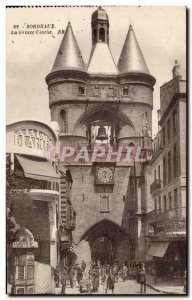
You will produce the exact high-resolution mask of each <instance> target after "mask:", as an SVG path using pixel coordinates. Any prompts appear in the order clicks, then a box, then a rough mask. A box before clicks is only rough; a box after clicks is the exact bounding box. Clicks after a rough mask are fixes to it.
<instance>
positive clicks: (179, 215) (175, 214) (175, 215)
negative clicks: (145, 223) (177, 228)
mask: <svg viewBox="0 0 192 300" xmlns="http://www.w3.org/2000/svg"><path fill="white" fill-rule="evenodd" d="M178 219H179V220H185V219H186V207H177V208H171V209H169V210H165V211H162V210H160V209H154V210H152V211H150V212H149V213H148V220H149V221H150V222H151V223H152V222H153V223H154V222H161V221H171V220H178Z"/></svg>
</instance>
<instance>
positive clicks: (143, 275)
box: [139, 265, 146, 294]
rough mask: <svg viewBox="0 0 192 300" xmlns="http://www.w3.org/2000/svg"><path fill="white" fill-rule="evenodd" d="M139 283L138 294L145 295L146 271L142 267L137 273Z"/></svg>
mask: <svg viewBox="0 0 192 300" xmlns="http://www.w3.org/2000/svg"><path fill="white" fill-rule="evenodd" d="M139 282H140V293H141V294H143V292H144V293H146V271H145V267H144V265H142V268H141V270H140V272H139Z"/></svg>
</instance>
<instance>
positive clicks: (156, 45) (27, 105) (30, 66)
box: [6, 6, 186, 136]
mask: <svg viewBox="0 0 192 300" xmlns="http://www.w3.org/2000/svg"><path fill="white" fill-rule="evenodd" d="M95 9H96V7H55V8H54V7H44V8H43V7H41V8H20V9H18V8H9V9H7V14H6V15H7V27H6V37H7V39H6V44H7V55H6V56H7V74H6V81H7V86H6V88H7V96H6V98H7V100H6V110H7V113H6V114H7V120H6V122H7V124H9V123H12V122H15V121H18V120H23V119H32V120H39V121H42V122H44V123H47V124H51V118H50V111H49V95H48V90H47V85H46V82H45V77H46V75H47V74H48V73H50V71H51V69H52V66H53V63H54V60H55V57H56V54H57V51H58V49H59V46H60V43H61V40H62V37H63V35H62V34H57V32H58V30H62V29H63V30H65V28H66V26H67V23H68V21H70V22H71V24H72V28H73V31H74V34H75V36H76V39H77V42H78V45H79V47H80V49H81V52H82V56H83V59H84V62H85V63H87V62H88V60H89V55H90V52H91V15H92V13H93V11H94V10H95ZM104 9H105V10H106V12H107V14H108V16H109V23H110V28H109V35H110V37H109V39H110V43H109V46H110V49H111V52H112V55H113V57H114V60H115V62H116V64H117V62H118V59H119V56H120V53H121V50H122V47H123V43H124V41H125V38H126V35H127V32H128V28H129V25H130V23H131V24H132V26H133V29H134V32H135V35H136V38H137V40H138V42H139V45H140V48H141V50H142V53H143V55H144V58H145V61H146V63H147V65H148V68H149V71H150V74H151V75H153V76H154V77H155V78H156V85H155V87H154V100H153V122H152V126H153V136H154V134H155V133H156V132H157V130H158V126H157V110H158V109H159V107H160V86H161V85H163V84H164V83H165V82H167V81H170V80H171V79H172V68H173V66H174V62H175V59H177V60H178V61H179V64H180V67H181V68H180V69H181V75H182V78H183V79H185V78H186V75H185V73H186V15H185V13H186V12H185V8H184V7H181V6H175V7H174V6H171V7H165V6H164V7H163V6H162V7H160V6H159V7H157V6H156V7H155V6H148V7H147V6H145V7H139V6H137V7H134V6H131V7H128V6H127V7H126V6H122V7H110V6H108V7H107V6H105V7H104ZM34 24H54V26H55V29H53V34H51V35H49V34H34V35H32V34H17V35H16V34H11V32H12V31H15V30H13V28H14V25H18V26H19V30H22V31H25V30H26V26H27V25H34ZM31 30H34V29H31ZM35 30H36V29H35ZM44 30H45V29H44Z"/></svg>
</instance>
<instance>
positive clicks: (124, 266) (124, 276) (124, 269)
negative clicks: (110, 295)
mask: <svg viewBox="0 0 192 300" xmlns="http://www.w3.org/2000/svg"><path fill="white" fill-rule="evenodd" d="M122 269H123V281H126V280H127V270H128V269H127V266H126V265H125V264H123V268H122Z"/></svg>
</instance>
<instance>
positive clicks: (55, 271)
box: [54, 266, 60, 287]
mask: <svg viewBox="0 0 192 300" xmlns="http://www.w3.org/2000/svg"><path fill="white" fill-rule="evenodd" d="M59 273H60V271H59V266H56V268H55V269H54V281H55V286H56V287H59V281H60V280H59Z"/></svg>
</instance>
